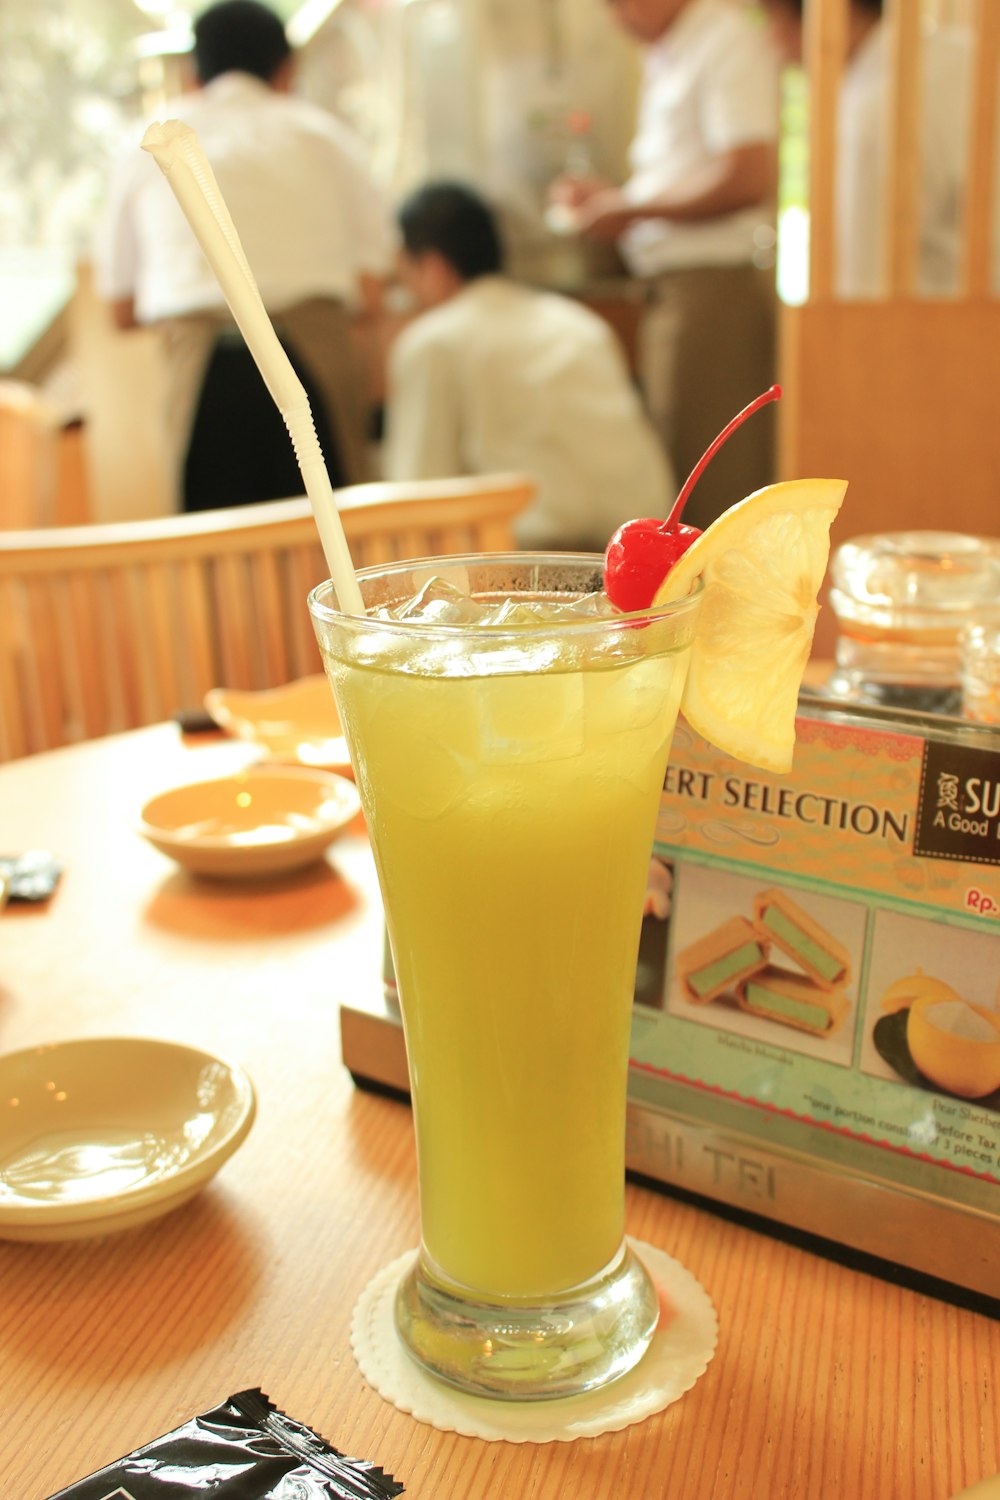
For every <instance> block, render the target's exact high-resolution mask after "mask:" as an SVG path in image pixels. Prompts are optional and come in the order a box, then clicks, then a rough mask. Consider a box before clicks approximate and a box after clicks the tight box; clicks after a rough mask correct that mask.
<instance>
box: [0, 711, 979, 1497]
mask: <svg viewBox="0 0 1000 1500" xmlns="http://www.w3.org/2000/svg"><path fill="white" fill-rule="evenodd" d="M248 758H249V755H248V752H247V750H246V749H245V748H244V747H242V746H239V745H236V744H233V743H230V742H227V741H220V740H217V739H216V740H211V741H197V740H194V739H189V740H187V741H185V740H183V739H182V738H181V736H180V734H179V731H178V730H177V729H176V728H175V727H174V726H173V725H162V726H157V727H155V728H153V729H147V730H140V731H137V732H135V733H133V734H128V735H121V736H117V737H113V738H110V739H107V740H104V741H98V742H94V743H91V744H87V745H83V746H77V747H74V748H71V749H68V750H59V751H55V752H53V753H50V754H47V755H42V756H36V757H32V758H29V759H26V760H23V761H19V762H13V763H11V764H8V765H6V766H3V767H0V853H2V852H12V851H18V850H23V849H28V848H32V847H44V848H48V849H51V850H52V851H53V852H54V853H55V854H56V855H57V856H58V857H59V858H60V859H61V860H62V861H63V863H64V865H65V874H64V876H63V879H62V883H61V885H60V888H59V890H58V892H57V893H56V895H55V897H54V898H53V899H52V900H51V901H50V902H49V903H47V904H46V905H44V906H39V907H36V908H32V907H28V906H24V905H11V906H9V907H8V908H7V909H6V911H4V912H3V914H2V915H0V1048H2V1049H3V1050H4V1051H9V1050H12V1049H15V1048H20V1047H26V1046H31V1045H34V1044H36V1043H40V1042H47V1041H54V1040H59V1039H63V1038H68V1037H74V1036H93V1035H100V1034H104V1035H109V1034H114V1033H118V1034H129V1035H144V1036H156V1037H164V1038H168V1039H173V1040H177V1041H183V1042H187V1043H190V1044H192V1045H196V1046H199V1047H203V1048H206V1049H208V1050H210V1051H214V1052H219V1053H221V1054H223V1055H226V1056H230V1057H232V1058H234V1059H235V1060H237V1061H239V1062H242V1063H243V1064H244V1065H245V1066H246V1067H247V1069H248V1070H249V1072H250V1074H251V1076H252V1077H253V1079H254V1081H255V1084H256V1087H257V1091H258V1101H259V1108H258V1116H257V1120H256V1122H255V1124H254V1127H253V1129H252V1131H251V1133H250V1135H249V1137H248V1139H247V1141H246V1142H245V1144H244V1145H243V1146H242V1147H241V1149H240V1150H239V1151H238V1152H237V1154H236V1155H235V1156H234V1157H233V1158H232V1160H231V1161H230V1162H228V1163H227V1164H226V1165H225V1166H224V1167H223V1169H222V1171H221V1172H220V1174H219V1176H218V1177H217V1178H216V1179H215V1180H214V1182H213V1183H212V1184H210V1185H209V1187H207V1188H206V1190H205V1191H204V1192H203V1193H201V1194H200V1195H199V1196H198V1197H197V1198H195V1199H194V1200H193V1201H192V1202H191V1203H189V1204H188V1205H187V1206H185V1207H183V1208H181V1209H178V1210H176V1211H175V1212H174V1213H173V1214H170V1215H168V1216H166V1217H164V1218H162V1219H160V1220H158V1221H156V1222H154V1223H151V1224H148V1225H147V1226H145V1227H144V1228H140V1229H136V1230H132V1231H128V1232H124V1233H121V1234H119V1235H112V1236H109V1237H106V1238H101V1239H89V1240H80V1241H76V1242H67V1243H63V1244H19V1243H12V1242H6V1241H0V1496H2V1497H3V1500H44V1497H47V1496H49V1495H50V1494H51V1493H52V1492H53V1491H55V1490H57V1489H59V1488H60V1487H61V1486H63V1485H66V1484H68V1483H70V1482H71V1481H72V1480H74V1479H78V1478H81V1477H82V1476H83V1475H85V1474H87V1473H89V1472H91V1471H92V1470H93V1469H95V1468H97V1467H99V1466H100V1465H102V1464H104V1463H106V1462H109V1461H110V1460H112V1459H114V1458H116V1457H118V1456H120V1455H121V1454H123V1453H125V1452H127V1451H129V1450H130V1449H131V1448H133V1447H135V1446H137V1445H139V1444H141V1443H143V1442H144V1441H147V1440H149V1439H151V1438H152V1437H154V1436H156V1435H157V1434H160V1433H162V1432H165V1431H167V1430H168V1429H170V1428H172V1427H174V1426H176V1425H177V1424H178V1423H179V1422H181V1421H182V1420H183V1419H185V1418H187V1417H188V1416H190V1415H192V1414H193V1413H195V1412H199V1411H203V1410H205V1409H206V1408H208V1407H210V1406H212V1405H215V1404H216V1403H217V1402H218V1401H220V1400H221V1399H223V1398H224V1397H225V1396H227V1395H228V1394H230V1393H231V1392H233V1391H236V1390H239V1389H242V1388H244V1387H246V1386H252V1385H260V1386H262V1387H263V1388H264V1389H265V1390H266V1391H267V1392H268V1393H269V1394H270V1396H271V1397H272V1399H273V1400H274V1401H275V1402H276V1403H277V1404H278V1405H280V1406H282V1407H283V1408H284V1409H285V1410H287V1411H288V1412H290V1413H291V1414H292V1415H293V1416H295V1417H298V1418H299V1419H301V1420H302V1421H305V1422H308V1423H310V1424H312V1425H313V1426H315V1427H317V1428H319V1429H320V1430H321V1431H323V1432H324V1433H325V1434H326V1435H327V1436H328V1437H329V1438H330V1440H331V1441H333V1442H334V1443H335V1444H336V1445H337V1446H338V1447H339V1448H341V1449H342V1450H344V1451H346V1452H348V1453H352V1454H355V1455H357V1456H364V1457H368V1458H372V1459H374V1460H375V1461H377V1462H379V1463H381V1464H383V1465H384V1466H385V1467H386V1468H387V1469H389V1470H390V1471H391V1472H392V1473H394V1474H395V1475H397V1477H399V1478H400V1479H401V1480H402V1481H403V1482H404V1483H405V1485H406V1493H407V1495H411V1496H413V1497H415V1500H450V1497H455V1500H458V1497H462V1500H466V1497H468V1500H474V1497H480V1496H481V1497H504V1500H536V1497H537V1500H576V1497H579V1500H603V1497H609V1500H611V1497H615V1500H617V1497H623V1500H624V1497H639V1500H658V1497H661V1496H662V1497H666V1496H671V1497H676V1500H742V1497H748V1500H750V1497H753V1500H758V1497H760V1500H779V1497H783V1496H788V1497H794V1500H834V1497H836V1500H876V1497H878V1500H946V1497H949V1496H951V1495H953V1494H955V1493H956V1492H958V1491H960V1490H961V1489H962V1488H963V1487H965V1486H967V1485H970V1484H972V1483H973V1482H975V1481H977V1480H981V1479H983V1478H985V1477H986V1476H990V1475H993V1474H995V1473H996V1472H997V1471H998V1470H1000V1393H998V1388H997V1385H998V1379H997V1378H998V1372H1000V1322H997V1321H996V1320H994V1319H992V1318H991V1317H989V1316H988V1315H985V1314H984V1313H983V1312H979V1311H973V1310H970V1309H969V1308H968V1307H961V1306H957V1305H954V1304H953V1303H951V1302H948V1301H944V1300H939V1299H937V1298H936V1297H934V1296H932V1295H929V1294H926V1293H924V1292H920V1291H915V1290H912V1289H908V1288H906V1287H905V1286H903V1285H900V1284H897V1283H895V1282H894V1281H892V1280H888V1279H880V1278H877V1277H875V1276H872V1275H870V1274H867V1273H866V1272H862V1271H859V1270H857V1269H850V1268H848V1267H847V1266H845V1265H842V1264H839V1263H837V1262H836V1261H835V1260H832V1259H828V1258H824V1257H822V1256H820V1255H817V1254H814V1253H811V1251H809V1250H808V1249H803V1248H801V1247H800V1246H796V1245H794V1244H791V1243H787V1242H785V1241H784V1240H782V1239H780V1238H777V1237H774V1236H772V1235H769V1234H765V1233H761V1232H759V1231H757V1230H756V1229H754V1228H750V1227H747V1226H746V1225H743V1224H740V1223H736V1222H732V1221H731V1220H730V1219H727V1218H724V1217H721V1216H717V1215H716V1214H714V1213H712V1212H710V1211H708V1210H706V1209H705V1208H703V1207H701V1206H698V1205H695V1204H692V1203H690V1202H684V1201H680V1200H678V1199H677V1198H675V1197H672V1196H670V1195H668V1194H666V1193H661V1192H657V1191H653V1190H650V1189H647V1188H644V1187H640V1186H634V1185H632V1186H630V1187H629V1190H628V1229H629V1232H630V1233H632V1234H634V1235H637V1236H638V1237H640V1238H642V1239H645V1240H648V1241H652V1242H654V1243H656V1244H658V1245H661V1246H662V1247H663V1248H664V1249H665V1250H667V1251H668V1252H669V1253H670V1254H672V1255H674V1256H676V1257H677V1258H678V1259H679V1260H681V1261H682V1262H683V1263H684V1264H685V1265H687V1266H689V1267H690V1268H691V1270H692V1271H693V1272H694V1273H695V1274H696V1275H697V1276H698V1278H699V1280H700V1281H701V1282H702V1284H703V1285H704V1286H705V1288H706V1289H707V1290H708V1292H709V1294H710V1295H711V1297H712V1298H713V1300H714V1302H715V1305H716V1307H717V1309H718V1313H719V1318H720V1328H721V1332H720V1343H719V1348H718V1351H717V1354H716V1356H715V1358H714V1360H713V1362H712V1363H711V1365H710V1366H709V1368H708V1371H707V1373H706V1374H705V1375H704V1376H703V1377H702V1379H701V1380H700V1381H699V1382H698V1384H697V1386H696V1387H695V1388H694V1390H693V1391H691V1392H690V1393H689V1394H688V1395H687V1396H686V1397H684V1398H683V1399H682V1400H681V1401H680V1402H679V1403H677V1404H676V1405H674V1406H672V1407H670V1408H669V1409H668V1410H667V1411H665V1412H664V1413H662V1414H661V1415H660V1416H657V1417H654V1418H651V1419H650V1420H648V1421H646V1422H644V1423H642V1424H641V1425H639V1426H636V1427H633V1428H630V1429H628V1430H626V1431H624V1432H621V1433H618V1434H616V1435H613V1436H607V1437H602V1438H597V1439H591V1440H584V1441H580V1442H577V1443H573V1444H562V1443H559V1444H549V1445H545V1446H535V1445H514V1444H508V1443H485V1442H479V1441H475V1440H472V1439H469V1438H461V1437H457V1436H455V1435H453V1434H446V1433H441V1432H437V1431H435V1430H434V1429H432V1428H430V1427H426V1426H422V1425H420V1424H418V1423H416V1422H414V1421H413V1420H412V1419H410V1418H409V1417H407V1416H404V1415H403V1414H401V1413H399V1412H397V1411H396V1410H395V1409H394V1408H392V1407H391V1406H389V1405H388V1404H386V1403H385V1402H384V1401H383V1400H382V1399H381V1398H380V1397H379V1396H378V1395H377V1394H376V1393H375V1392H374V1391H372V1390H371V1389H370V1388H369V1387H368V1386H367V1385H366V1384H365V1382H364V1381H363V1379H362V1378H361V1376H360V1374H359V1373H358V1370H357V1368H356V1366H355V1364H354V1360H353V1357H352V1354H351V1350H350V1344H349V1328H350V1318H351V1312H352V1309H353V1306H354V1303H355V1300H356V1299H357V1297H358V1295H359V1293H360V1292H361V1290H362V1288H363V1287H364V1286H365V1284H366V1282H367V1281H368V1279H369V1278H370V1276H371V1275H372V1274H373V1273H374V1271H375V1270H377V1269H378V1268H379V1267H380V1266H382V1265H383V1264H385V1263H386V1262H387V1261H389V1260H391V1259H393V1258H394V1257H395V1256H397V1255H399V1254H400V1253H401V1252H403V1251H404V1250H406V1249H407V1248H408V1247H410V1246H413V1245H415V1244H416V1241H417V1234H418V1218H417V1192H416V1179H415V1167H414V1151H413V1139H412V1130H411V1122H410V1114H409V1111H408V1109H407V1107H406V1106H405V1105H404V1104H401V1103H398V1102H396V1101H395V1100H392V1099H388V1098H383V1097H379V1096H378V1095H375V1094H370V1093H363V1092H360V1091H358V1090H357V1089H356V1088H355V1087H354V1085H353V1084H352V1082H351V1080H350V1078H349V1077H348V1075H347V1074H346V1073H345V1071H344V1069H343V1067H342V1066H341V1062H340V1056H339V1043H338V1006H339V1004H340V1002H341V1001H342V1000H344V999H346V998H348V997H350V996H351V995H352V994H355V995H356V994H357V992H358V989H359V987H364V986H368V985H371V984H377V983H378V982H379V974H380V952H381V915H380V910H379V905H378V897H377V891H376V888H375V882H374V875H373V869H372V863H371V858H370V854H369V851H368V848H367V844H366V842H365V839H364V833H363V829H361V828H360V827H358V829H357V830H356V831H353V832H352V833H351V834H349V835H348V836H347V837H345V838H343V839H341V840H340V841H338V842H337V843H336V844H334V845H333V846H332V848H331V850H330V851H329V853H328V855H327V859H326V862H325V863H323V864H321V865H318V866H316V867H314V868H313V869H312V870H310V871H306V872H302V873H299V874H297V875H292V876H286V877H284V878H283V879H280V880H273V881H272V880H266V881H261V882H258V883H254V884H238V883H227V884H222V883H217V884H216V883H211V882H207V881H201V880H197V879H194V878H192V877H189V876H187V875H185V874H184V873H182V872H181V871H180V870H179V869H178V868H177V867H176V866H175V865H173V864H172V863H171V862H170V861H169V860H167V859H166V858H164V857H163V856H162V855H160V854H159V853H157V852H156V851H155V850H154V849H152V848H150V847H149V846H148V845H147V844H146V843H144V841H143V840H142V839H140V838H139V837H138V836H137V834H136V833H135V832H134V830H133V826H132V820H133V818H134V815H135V813H136V811H137V809H138V807H139V806H140V804H141V803H142V801H143V800H144V799H145V797H146V796H148V795H150V794H152V793H153V792H155V791H159V790H161V789H163V788H165V787H167V786H170V785H175V784H179V783H181V782H184V781H189V780H196V779H202V778H207V777H210V776H212V775H216V774H222V773H224V772H225V771H228V770H232V769H235V768H236V767H238V766H240V765H242V764H244V763H245V762H246V761H247V760H248ZM0 1155H2V1142H0Z"/></svg>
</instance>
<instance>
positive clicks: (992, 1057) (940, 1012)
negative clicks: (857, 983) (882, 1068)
mask: <svg viewBox="0 0 1000 1500" xmlns="http://www.w3.org/2000/svg"><path fill="white" fill-rule="evenodd" d="M880 1008H881V1010H882V1015H881V1016H880V1017H879V1019H878V1020H877V1021H876V1023H875V1026H874V1029H873V1034H872V1035H873V1040H874V1042H875V1046H876V1048H877V1049H878V1052H879V1054H880V1055H881V1057H882V1058H883V1059H884V1061H885V1062H887V1063H888V1064H889V1065H890V1067H892V1068H893V1069H894V1070H895V1072H896V1073H898V1074H899V1076H900V1077H901V1078H902V1079H904V1081H905V1082H907V1083H912V1084H917V1085H919V1086H922V1087H924V1088H932V1089H936V1090H940V1091H942V1092H944V1093H947V1094H955V1095H957V1096H958V1098H960V1099H976V1100H978V1101H980V1102H981V1103H988V1104H991V1105H994V1106H995V1107H997V1108H1000V1013H998V1012H996V1011H992V1010H989V1009H987V1007H986V1006H984V1005H979V1004H977V1003H976V1002H975V1001H972V1000H966V999H964V998H963V997H962V996H961V995H960V994H959V993H958V991H957V990H956V989H955V988H954V987H953V986H952V985H951V984H949V983H948V981H947V980H944V979H939V978H937V977H936V976H935V975H933V974H925V973H924V972H923V970H922V969H919V968H918V969H916V970H915V971H914V973H912V974H907V975H904V976H903V977H902V978H900V979H896V980H894V981H893V982H892V983H891V984H890V985H888V986H887V988H886V990H885V992H884V994H883V995H882V1000H881V1007H880ZM993 1096H996V1097H995V1098H994V1097H993Z"/></svg>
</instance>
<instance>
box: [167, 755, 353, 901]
mask: <svg viewBox="0 0 1000 1500" xmlns="http://www.w3.org/2000/svg"><path fill="white" fill-rule="evenodd" d="M360 806H361V802H360V799H359V797H358V792H357V788H356V787H355V785H354V783H353V782H352V781H347V780H346V779H345V778H344V777H343V776H335V775H333V774H332V773H331V772H328V771H309V770H306V769H305V768H304V767H297V768H296V767H291V766H251V767H250V769H249V770H246V771H241V772H240V773H239V774H238V775H236V776H225V777H222V778H221V779H220V780H218V781H197V782H192V783H191V784H190V785H189V786H179V787H174V789H173V790H172V791H169V792H160V793H159V794H158V795H157V796H155V797H153V798H151V799H150V801H149V802H147V803H146V805H145V807H144V808H143V809H142V812H141V814H140V817H139V832H140V833H141V834H142V836H143V837H144V838H146V839H148V840H149V842H150V843H151V844H153V845H154V846H155V847H156V848H157V849H159V850H160V851H161V853H163V854H167V855H169V856H170V858H171V859H175V860H177V862H178V864H181V865H184V866H185V867H186V868H187V869H189V870H193V871H194V872H195V873H196V874H198V875H215V876H221V877H233V876H235V877H237V878H242V877H245V876H256V875H273V874H276V873H281V872H282V871H286V870H297V869H301V868H302V867H303V866H304V865H309V864H313V863H314V862H315V861H316V860H318V859H321V858H322V857H323V853H324V851H325V850H326V849H327V848H328V847H329V845H330V844H331V843H332V842H333V840H334V839H335V838H336V837H337V836H338V834H340V833H341V832H343V830H344V829H345V828H346V827H347V825H348V824H349V823H350V822H351V820H352V819H353V818H354V817H355V815H356V814H357V812H358V809H359V807H360Z"/></svg>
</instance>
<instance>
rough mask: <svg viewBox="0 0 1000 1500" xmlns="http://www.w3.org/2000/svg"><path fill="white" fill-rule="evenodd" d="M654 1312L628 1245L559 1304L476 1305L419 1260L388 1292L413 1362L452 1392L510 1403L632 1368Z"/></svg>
mask: <svg viewBox="0 0 1000 1500" xmlns="http://www.w3.org/2000/svg"><path fill="white" fill-rule="evenodd" d="M658 1316H659V1306H658V1301H657V1295H656V1288H655V1287H654V1286H653V1283H652V1281H651V1280H650V1278H649V1275H648V1274H647V1272H646V1270H645V1268H644V1267H643V1265H642V1263H641V1262H640V1261H639V1260H638V1259H637V1258H636V1256H635V1255H634V1254H633V1253H632V1251H631V1250H630V1249H629V1247H628V1245H623V1246H622V1248H621V1251H620V1253H619V1254H618V1255H617V1256H616V1257H615V1259H614V1260H613V1261H612V1262H611V1264H610V1265H609V1266H607V1267H606V1268H605V1270H604V1271H602V1272H601V1273H600V1275H599V1276H596V1277H594V1279H593V1280H592V1281H588V1282H585V1283H584V1284H583V1285H581V1286H577V1287H573V1288H572V1289H571V1290H570V1291H569V1292H566V1293H565V1294H564V1295H563V1296H561V1297H559V1298H550V1299H545V1300H539V1301H529V1302H523V1301H518V1302H516V1303H515V1302H494V1303H491V1302H485V1301H477V1300H475V1299H474V1298H472V1297H469V1296H468V1295H462V1294H461V1293H460V1292H459V1290H458V1289H457V1288H454V1287H450V1286H448V1285H446V1284H445V1283H443V1282H442V1281H440V1280H439V1279H438V1278H437V1277H435V1276H434V1274H433V1272H432V1270H431V1269H430V1268H429V1267H428V1265H427V1263H426V1262H425V1260H424V1258H423V1256H418V1258H417V1260H416V1262H415V1263H414V1266H413V1268H412V1270H411V1271H410V1272H409V1273H408V1275H407V1276H405V1277H404V1278H403V1281H402V1282H401V1284H400V1287H399V1290H398V1291H397V1293H396V1327H397V1328H398V1330H399V1333H400V1336H401V1338H402V1340H403V1344H404V1346H405V1347H406V1349H407V1350H408V1351H409V1353H410V1354H411V1355H412V1357H413V1358H414V1359H415V1360H416V1361H417V1363H418V1364H420V1365H422V1366H423V1367H424V1368H425V1369H426V1370H428V1371H430V1373H431V1374H432V1375H436V1376H437V1377H438V1379H439V1380H444V1381H446V1382H447V1384H448V1385H453V1386H456V1387H457V1388H458V1389H459V1390H462V1391H471V1392H473V1393H475V1394H477V1395H480V1396H493V1397H500V1398H503V1399H506V1400H510V1401H544V1400H552V1399H554V1398H556V1397H559V1396H573V1395H578V1394H580V1392H582V1391H592V1390H596V1389H597V1388H598V1387H600V1386H603V1385H607V1384H608V1382H609V1381H612V1380H615V1379H617V1377H618V1376H619V1375H624V1374H625V1372H626V1370H631V1369H632V1367H633V1365H636V1364H638V1362H639V1360H640V1359H641V1358H642V1356H643V1354H644V1353H645V1352H646V1349H647V1348H648V1346H649V1342H650V1340H651V1339H652V1337H653V1334H654V1332H655V1330H656V1324H657V1319H658Z"/></svg>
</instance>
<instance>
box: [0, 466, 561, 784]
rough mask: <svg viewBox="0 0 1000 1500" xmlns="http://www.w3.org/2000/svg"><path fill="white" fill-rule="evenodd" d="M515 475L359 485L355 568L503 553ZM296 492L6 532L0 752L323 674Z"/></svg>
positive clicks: (345, 512)
mask: <svg viewBox="0 0 1000 1500" xmlns="http://www.w3.org/2000/svg"><path fill="white" fill-rule="evenodd" d="M534 493H535V486H534V482H533V481H532V480H530V479H528V478H526V477H525V476H520V475H492V476H486V477H482V478H478V479H453V480H428V481H422V482H420V483H414V484H389V483H376V484H363V485H355V486H351V487H349V488H346V489H343V490H340V491H339V492H338V494H337V501H338V506H339V509H340V513H341V516H342V518H343V523H344V530H345V532H346V534H347V538H348V542H349V545H350V547H351V552H352V556H353V559H354V563H355V566H356V567H363V566H366V565H369V564H373V563H380V562H386V561H389V560H392V559H394V558H407V557H423V556H429V555H431V554H454V553H458V552H465V551H502V550H504V549H507V548H511V547H512V546H513V533H512V523H513V520H514V517H515V516H517V515H518V514H519V513H520V512H521V511H522V510H523V509H524V508H525V507H526V506H527V505H528V504H529V503H530V502H531V500H532V499H533V497H534ZM327 572H328V570H327V567H326V563H325V561H324V558H323V553H322V551H321V549H320V546H319V542H318V538H317V533H316V527H315V523H314V521H313V517H312V512H311V510H310V506H309V502H308V501H307V500H306V499H304V498H303V499H292V500H279V501H272V502H267V503H265V504H261V505H248V506H242V507H235V508H232V509H229V510H219V511H205V512H202V513H201V514H198V515H183V516H169V517H164V518H163V519H160V520H151V521H132V522H123V523H121V524H118V525H97V526H83V527H62V528H58V527H57V528H52V529H49V530H45V531H8V532H6V533H4V532H0V760H4V759H11V758H13V757H15V756H20V755H26V754H28V753H30V752H33V751H38V750H47V749H51V748H54V747H56V746H59V745H63V744H68V743H71V742H73V741H75V740H81V739H90V738H93V737H95V736H97V735H102V734H108V733H111V732H113V731H116V730H123V729H130V728H135V727H137V726H139V725H143V724H150V723H155V722H158V721H159V720H162V719H165V718H169V717H171V716H172V715H173V714H175V713H177V712H178V711H179V710H181V709H186V708H192V707H198V706H200V704H201V702H202V699H203V697H204V695H205V693H206V692H207V690H208V689H209V688H210V687H214V686H217V685H223V686H227V687H241V688H264V687H275V686H278V685H280V684H281V683H284V682H288V681H292V680H294V679H295V678H296V677H300V676H303V675H306V674H308V673H311V672H316V671H320V670H321V664H320V659H319V653H318V650H317V647H316V644H315V640H314V638H313V632H312V625H311V623H310V620H309V615H308V611H307V609H306V595H307V594H308V592H309V590H310V589H311V588H312V587H313V586H314V584H316V583H318V582H320V581H321V580H322V579H324V578H325V577H326V576H327Z"/></svg>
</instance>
